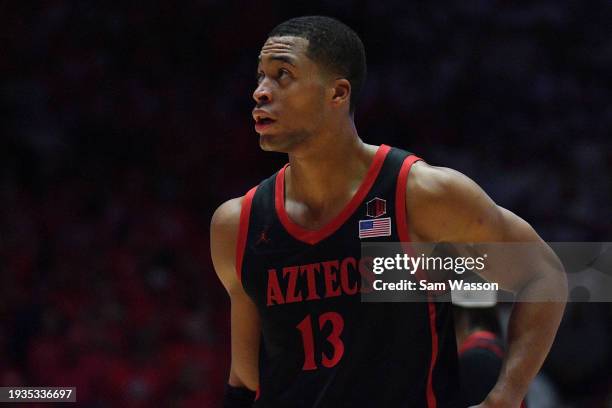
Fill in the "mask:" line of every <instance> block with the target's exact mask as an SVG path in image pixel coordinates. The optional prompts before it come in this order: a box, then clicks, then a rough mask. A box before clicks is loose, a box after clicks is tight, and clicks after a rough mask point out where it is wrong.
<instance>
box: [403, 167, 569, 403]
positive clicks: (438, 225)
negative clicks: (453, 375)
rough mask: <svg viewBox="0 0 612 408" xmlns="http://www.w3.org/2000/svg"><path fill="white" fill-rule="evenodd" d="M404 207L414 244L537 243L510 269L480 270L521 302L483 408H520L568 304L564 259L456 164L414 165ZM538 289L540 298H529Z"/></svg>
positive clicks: (495, 265) (492, 266)
mask: <svg viewBox="0 0 612 408" xmlns="http://www.w3.org/2000/svg"><path fill="white" fill-rule="evenodd" d="M406 211H407V215H408V224H409V225H410V226H411V235H412V238H413V240H414V241H415V242H419V241H420V242H441V241H446V242H466V243H467V242H529V243H531V244H530V245H529V256H523V257H516V259H512V267H511V268H509V267H508V265H507V264H502V262H497V263H496V262H495V260H494V259H492V258H491V257H489V258H488V261H487V263H488V265H487V268H486V270H485V271H483V273H481V275H482V276H483V277H484V278H486V279H487V280H489V281H492V282H497V283H499V285H500V287H501V288H503V289H506V290H509V291H512V292H514V293H515V294H516V303H515V305H514V308H513V311H512V315H511V317H510V322H509V328H508V339H507V340H508V352H507V354H506V357H505V359H504V362H503V366H502V369H501V374H500V377H499V378H498V381H497V383H496V385H495V387H494V388H493V390H492V391H491V392H490V394H489V396H488V397H487V399H486V400H485V401H484V402H483V403H482V404H481V405H479V407H483V408H484V407H517V408H518V407H519V405H520V402H521V401H522V400H523V398H524V396H525V394H526V393H527V389H528V387H529V383H530V382H531V381H532V379H533V378H534V377H535V375H536V374H537V373H538V371H539V369H540V368H541V366H542V363H543V362H544V359H545V357H546V355H547V354H548V351H549V350H550V347H551V345H552V342H553V340H554V337H555V334H556V332H557V328H558V327H559V323H560V321H561V317H562V315H563V310H564V308H565V299H566V297H567V281H566V277H565V274H564V272H563V267H562V265H561V263H560V261H559V259H558V258H557V257H556V255H555V254H554V253H553V252H552V250H551V249H550V247H548V245H546V244H545V243H544V242H543V241H542V239H541V238H540V237H539V236H538V234H537V233H536V232H535V231H534V230H533V228H531V226H530V225H529V224H528V223H527V222H525V221H524V220H523V219H521V218H520V217H518V216H516V215H515V214H513V213H512V212H510V211H508V210H506V209H504V208H502V207H499V206H497V205H496V204H495V203H494V202H493V201H492V200H491V199H490V198H489V197H488V196H487V195H486V194H485V192H484V191H482V189H481V188H480V187H479V186H478V185H477V184H476V183H474V182H473V181H472V180H470V179H469V178H468V177H466V176H464V175H463V174H461V173H459V172H456V171H454V170H451V169H446V168H440V167H433V166H429V165H427V164H426V163H422V162H418V163H415V164H414V165H413V168H412V169H411V171H410V176H409V177H408V181H407V194H406ZM490 261H493V262H490ZM536 295H537V299H538V300H540V301H539V302H529V300H530V299H534V298H536ZM543 299H550V300H555V301H551V302H545V301H541V300H543Z"/></svg>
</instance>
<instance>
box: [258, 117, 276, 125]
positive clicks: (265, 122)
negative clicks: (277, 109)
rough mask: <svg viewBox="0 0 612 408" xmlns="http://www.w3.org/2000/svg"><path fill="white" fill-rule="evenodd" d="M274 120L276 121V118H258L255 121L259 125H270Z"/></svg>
mask: <svg viewBox="0 0 612 408" xmlns="http://www.w3.org/2000/svg"><path fill="white" fill-rule="evenodd" d="M272 122H274V119H270V118H257V121H256V122H255V123H256V124H258V125H269V124H270V123H272Z"/></svg>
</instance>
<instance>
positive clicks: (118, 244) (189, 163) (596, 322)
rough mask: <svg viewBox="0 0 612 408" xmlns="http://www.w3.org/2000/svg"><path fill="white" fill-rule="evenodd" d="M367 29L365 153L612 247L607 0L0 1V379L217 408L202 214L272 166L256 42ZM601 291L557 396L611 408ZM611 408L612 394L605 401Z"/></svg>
mask: <svg viewBox="0 0 612 408" xmlns="http://www.w3.org/2000/svg"><path fill="white" fill-rule="evenodd" d="M303 14H326V15H331V16H335V17H338V18H340V19H341V20H343V21H344V22H346V23H347V24H349V25H350V26H352V27H353V28H354V29H355V30H356V31H357V32H358V33H359V34H360V36H361V38H362V39H363V41H364V44H365V46H366V52H367V57H368V81H367V86H366V88H365V90H364V95H363V99H362V103H361V106H359V107H358V109H357V113H356V123H357V128H358V131H359V133H360V135H361V137H362V138H363V139H364V140H365V141H367V142H369V143H375V144H380V143H386V144H389V145H394V146H397V147H401V148H404V149H407V150H411V151H414V152H417V153H418V154H419V155H420V156H421V157H424V158H425V159H426V160H427V161H429V162H430V163H432V164H435V165H441V166H448V167H452V168H455V169H458V170H460V171H462V172H464V173H465V174H467V175H468V176H470V177H472V178H473V179H474V180H476V181H477V182H478V183H479V184H480V185H481V186H483V188H484V189H485V190H486V191H487V192H488V193H489V194H490V195H491V197H492V198H493V199H494V200H495V201H496V202H497V203H499V204H500V205H502V206H504V207H506V208H508V209H511V210H512V211H514V212H516V213H518V214H520V215H521V216H522V217H524V218H525V219H526V220H527V221H529V222H530V223H532V225H533V226H534V227H535V228H536V230H537V231H538V232H539V233H540V234H541V235H542V237H543V238H544V239H546V240H548V241H612V221H611V218H610V214H611V213H612V204H611V203H612V178H611V177H610V176H611V175H612V149H611V148H610V147H611V146H612V141H611V129H612V76H610V75H609V72H610V71H611V68H612V35H611V34H612V30H610V26H609V22H610V21H612V4H610V3H609V2H607V1H603V0H595V1H590V2H588V4H587V3H585V2H572V1H545V0H537V1H532V2H529V4H528V5H516V4H514V3H513V2H504V1H463V0H455V1H449V2H443V3H438V2H436V4H429V3H428V4H420V3H419V4H417V3H413V2H400V1H390V2H376V1H348V0H345V1H339V2H329V1H323V0H321V1H313V2H309V4H308V5H300V4H294V5H290V6H289V5H286V4H284V3H282V2H278V1H262V2H224V1H215V0H199V1H198V0H191V1H187V2H181V3H180V4H179V3H171V2H161V1H153V2H135V3H130V4H127V3H125V4H124V3H121V2H119V3H112V4H110V3H108V2H94V1H68V0H48V1H42V2H32V3H29V2H12V3H11V4H4V5H3V6H2V10H1V12H0V26H1V27H2V30H0V31H1V34H0V35H1V38H2V51H1V52H0V72H2V75H1V77H0V112H2V118H3V120H2V121H1V122H0V356H2V357H1V358H0V386H8V385H24V386H25V385H30V386H35V385H41V386H42V385H48V386H50V385H65V386H76V387H77V388H78V393H77V396H78V400H79V403H80V405H83V406H92V407H107V406H109V407H110V406H126V407H141V406H142V407H144V406H170V405H179V404H180V406H185V407H196V406H198V407H203V406H214V405H215V404H216V403H218V401H219V398H220V395H221V393H222V388H223V384H224V382H225V381H226V376H227V369H228V366H229V314H228V312H229V309H228V307H229V302H228V300H227V296H226V295H225V293H224V290H223V288H222V286H221V285H220V283H219V282H218V280H217V278H216V276H215V273H214V271H213V269H212V266H211V262H210V255H209V236H208V234H209V221H210V217H211V215H212V212H213V211H214V209H215V208H216V207H217V206H218V205H219V204H220V203H222V202H223V201H224V200H226V199H229V198H232V197H235V196H238V195H241V194H243V193H244V192H245V191H246V190H247V189H248V188H249V187H251V186H253V185H255V184H256V183H258V182H259V181H260V180H261V179H263V178H265V177H267V176H268V175H269V174H271V173H272V172H274V171H275V170H276V169H277V168H279V167H280V166H281V165H282V163H283V162H284V160H285V157H283V156H282V155H276V154H266V153H263V152H261V151H260V150H259V148H258V144H257V136H256V134H255V132H254V131H253V129H252V122H251V119H250V110H251V108H252V105H253V101H252V99H251V93H252V91H253V90H254V85H255V69H256V58H257V54H258V50H259V47H260V46H261V44H262V43H263V41H264V40H265V38H266V33H267V32H268V31H270V30H271V29H272V28H273V27H274V25H276V24H277V23H279V22H281V21H283V20H285V19H287V18H289V17H293V16H297V15H303ZM610 305H611V304H610V303H608V304H577V303H576V304H571V305H569V306H568V311H567V313H566V318H565V319H564V322H563V325H562V329H561V331H560V333H559V338H558V341H557V342H556V343H555V346H553V351H552V353H551V356H550V358H549V359H548V361H547V363H546V365H545V369H544V373H546V374H547V379H548V381H549V386H550V389H551V391H550V392H551V393H552V392H554V393H555V394H556V395H557V396H558V398H559V400H558V401H561V403H562V404H566V405H560V406H567V407H588V408H590V407H600V406H601V407H604V406H606V405H605V404H610V403H612V402H611V400H610V395H611V394H612V369H611V368H610V367H612V350H611V347H610V345H611V344H612V327H611V325H612V323H611V322H612V311H611V309H612V307H611V306H610ZM607 406H610V405H607Z"/></svg>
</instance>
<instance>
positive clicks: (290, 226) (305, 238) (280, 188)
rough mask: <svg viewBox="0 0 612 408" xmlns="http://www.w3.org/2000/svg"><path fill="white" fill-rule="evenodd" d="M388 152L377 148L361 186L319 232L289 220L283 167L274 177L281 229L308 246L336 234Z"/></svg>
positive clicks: (370, 183)
mask: <svg viewBox="0 0 612 408" xmlns="http://www.w3.org/2000/svg"><path fill="white" fill-rule="evenodd" d="M390 150H391V148H390V147H389V146H387V145H381V146H380V147H379V148H378V150H377V151H376V154H375V155H374V160H373V161H372V164H370V168H369V169H368V172H367V173H366V176H365V178H364V179H363V181H362V182H361V185H360V186H359V189H358V190H357V192H356V193H355V195H354V196H353V198H352V199H351V200H350V201H349V203H348V204H347V205H346V206H345V207H344V209H343V210H342V211H341V212H340V214H338V215H337V216H336V217H335V218H334V219H332V220H331V221H330V222H328V223H327V224H326V225H325V226H324V227H323V228H321V229H319V230H308V229H305V228H304V227H302V226H301V225H298V224H296V223H295V222H293V221H292V220H291V218H289V214H287V211H286V210H285V169H286V168H287V166H288V164H287V165H285V167H283V168H282V169H281V170H280V171H279V172H278V174H277V175H276V185H275V197H274V205H275V207H276V213H277V214H278V218H279V219H280V221H281V224H283V227H285V229H286V230H287V232H288V233H289V234H290V235H291V236H293V237H294V238H295V239H297V240H299V241H302V242H305V243H307V244H310V245H314V244H316V243H318V242H320V241H322V240H323V239H325V238H327V237H328V236H330V235H331V234H333V233H334V232H336V231H337V230H338V228H340V227H341V226H342V224H344V223H345V222H346V221H347V220H348V219H349V217H350V216H351V215H352V214H353V213H354V212H355V210H356V209H357V207H358V206H359V204H361V202H362V201H363V199H364V198H365V197H366V195H367V194H368V192H369V191H370V189H371V188H372V185H374V181H376V177H378V173H380V169H381V168H382V165H383V163H384V161H385V157H387V153H389V151H390Z"/></svg>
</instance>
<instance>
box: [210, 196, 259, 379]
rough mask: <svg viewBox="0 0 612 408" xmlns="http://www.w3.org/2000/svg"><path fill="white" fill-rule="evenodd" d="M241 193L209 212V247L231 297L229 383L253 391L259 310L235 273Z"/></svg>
mask: <svg viewBox="0 0 612 408" xmlns="http://www.w3.org/2000/svg"><path fill="white" fill-rule="evenodd" d="M241 204H242V197H241V198H236V199H233V200H229V201H227V202H226V203H224V204H223V205H221V206H220V207H219V208H218V209H217V211H215V214H214V215H213V218H212V221H211V226H210V247H211V254H212V260H213V264H214V266H215V270H216V272H217V275H218V276H219V279H220V280H221V282H222V283H223V286H225V289H226V290H227V293H228V294H229V296H230V300H231V308H232V309H231V330H232V363H231V369H230V375H229V381H228V382H229V384H230V385H232V386H234V387H246V388H249V389H250V390H253V391H255V390H256V389H257V387H258V385H259V370H258V359H259V341H260V332H261V326H260V321H259V313H258V312H257V309H256V307H255V305H254V304H253V302H252V301H251V299H250V298H249V296H248V295H247V294H246V293H245V291H244V289H243V287H242V283H241V282H240V281H239V280H238V275H237V273H236V241H237V237H238V227H239V224H240V210H241Z"/></svg>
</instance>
